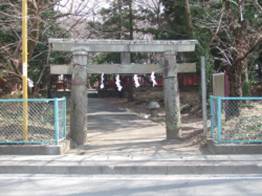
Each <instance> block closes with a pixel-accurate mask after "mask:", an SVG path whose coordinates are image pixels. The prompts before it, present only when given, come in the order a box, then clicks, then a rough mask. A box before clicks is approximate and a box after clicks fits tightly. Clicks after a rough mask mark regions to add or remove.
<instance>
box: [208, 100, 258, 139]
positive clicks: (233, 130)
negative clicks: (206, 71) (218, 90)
mask: <svg viewBox="0 0 262 196" xmlns="http://www.w3.org/2000/svg"><path fill="white" fill-rule="evenodd" d="M210 100H211V101H210V103H212V105H211V133H212V134H211V138H212V139H213V140H214V141H215V142H216V143H261V142H262V97H211V98H210ZM214 102H215V103H214ZM214 105H215V106H216V107H217V108H216V109H214ZM214 116H217V118H215V117H214ZM216 124H217V126H216Z"/></svg>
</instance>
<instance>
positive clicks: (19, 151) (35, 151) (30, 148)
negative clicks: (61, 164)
mask: <svg viewBox="0 0 262 196" xmlns="http://www.w3.org/2000/svg"><path fill="white" fill-rule="evenodd" d="M69 149H70V141H69V140H65V141H63V142H61V143H60V144H59V145H29V144H27V145H0V155H62V154H64V153H66V152H67V151H69Z"/></svg>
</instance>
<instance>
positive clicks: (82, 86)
mask: <svg viewBox="0 0 262 196" xmlns="http://www.w3.org/2000/svg"><path fill="white" fill-rule="evenodd" d="M49 43H50V46H51V48H52V50H53V51H67V52H72V53H73V68H72V91H71V123H70V125H71V137H72V139H73V140H74V141H75V142H76V143H77V144H80V145H81V144H84V143H85V142H86V132H87V115H86V114H87V109H88V101H87V88H86V83H87V76H88V68H90V67H92V71H91V69H90V73H96V72H97V73H138V72H139V73H143V72H145V73H148V72H149V71H151V70H154V69H157V70H158V71H156V72H163V73H164V100H165V110H166V133H167V139H175V138H177V137H178V132H179V129H180V124H181V120H180V101H179V92H178V81H177V73H178V71H179V67H178V66H177V63H176V54H177V53H178V52H193V51H194V50H195V47H196V44H197V41H196V40H179V41H174V40H168V41H164V40H163V41H162V40H161V41H160V40H153V41H148V40H73V39H49ZM94 52H120V53H121V63H122V64H123V65H119V64H118V65H115V66H114V65H110V66H108V68H107V67H106V66H107V65H97V66H96V67H95V66H90V63H89V60H88V53H94ZM132 52H136V53H137V52H141V53H150V52H155V53H161V54H163V56H164V58H165V60H164V62H163V65H154V64H151V65H150V64H148V65H143V66H142V64H141V65H139V64H131V62H130V53H132ZM139 66H141V68H139ZM180 66H181V65H180ZM187 66H189V64H187ZM189 68H190V69H192V65H191V66H189ZM189 68H188V69H189ZM180 69H182V68H181V67H180ZM193 69H194V68H193ZM94 70H95V71H94ZM184 70H187V69H184ZM185 72H186V71H185Z"/></svg>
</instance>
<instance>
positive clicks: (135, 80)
mask: <svg viewBox="0 0 262 196" xmlns="http://www.w3.org/2000/svg"><path fill="white" fill-rule="evenodd" d="M134 82H135V87H136V88H138V87H140V84H139V80H138V75H137V74H135V75H134Z"/></svg>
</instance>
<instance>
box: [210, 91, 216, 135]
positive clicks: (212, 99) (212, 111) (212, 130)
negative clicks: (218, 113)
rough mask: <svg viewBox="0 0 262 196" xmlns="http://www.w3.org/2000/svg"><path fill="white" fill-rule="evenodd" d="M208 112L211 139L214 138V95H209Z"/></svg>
mask: <svg viewBox="0 0 262 196" xmlns="http://www.w3.org/2000/svg"><path fill="white" fill-rule="evenodd" d="M210 113H211V132H210V136H211V139H215V138H214V128H215V124H214V123H215V122H214V117H215V115H214V97H213V96H210Z"/></svg>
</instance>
